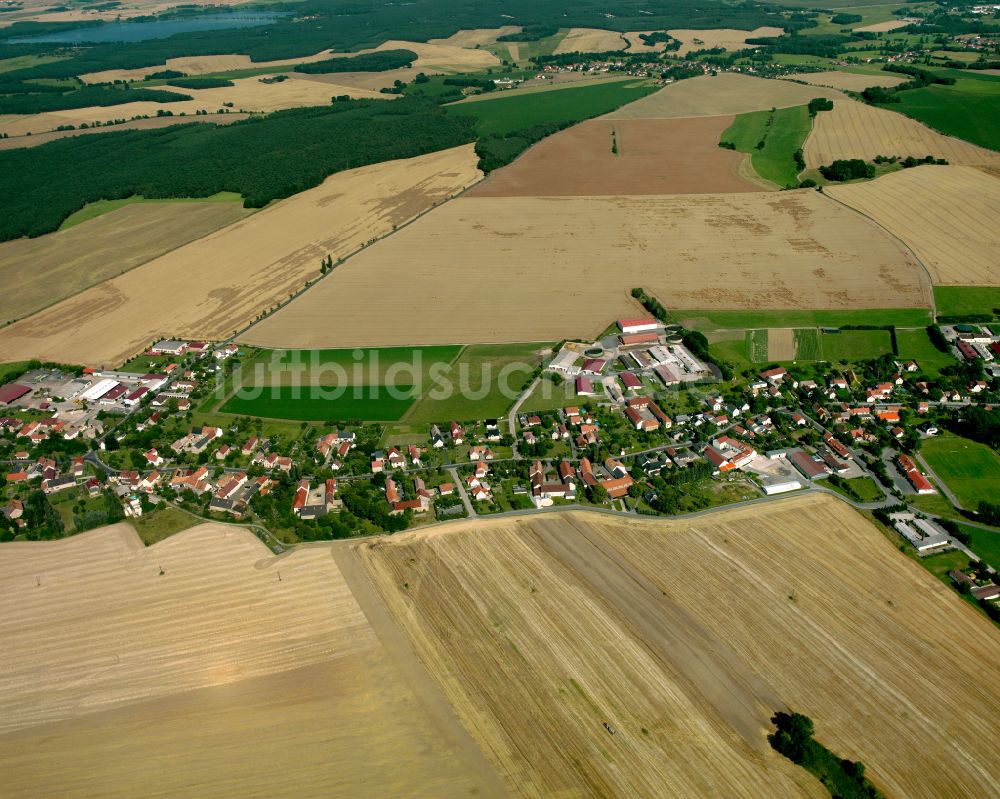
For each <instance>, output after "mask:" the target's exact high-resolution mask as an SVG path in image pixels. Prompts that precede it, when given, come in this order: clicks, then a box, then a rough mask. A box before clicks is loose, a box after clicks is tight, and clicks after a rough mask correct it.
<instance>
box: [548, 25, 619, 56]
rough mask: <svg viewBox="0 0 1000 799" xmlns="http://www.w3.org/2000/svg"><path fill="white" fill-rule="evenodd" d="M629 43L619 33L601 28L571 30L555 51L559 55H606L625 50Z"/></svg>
mask: <svg viewBox="0 0 1000 799" xmlns="http://www.w3.org/2000/svg"><path fill="white" fill-rule="evenodd" d="M627 46H628V42H627V41H626V40H625V39H624V38H623V37H622V34H620V33H618V32H617V31H606V30H600V29H599V28H570V29H569V31H568V32H567V33H566V35H565V36H564V37H563V38H562V41H560V42H559V44H558V45H557V46H556V49H555V50H554V51H553V52H554V53H555V54H556V55H558V54H559V53H605V52H608V51H609V50H624V49H625V48H626V47H627Z"/></svg>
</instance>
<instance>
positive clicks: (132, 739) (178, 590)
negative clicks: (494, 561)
mask: <svg viewBox="0 0 1000 799" xmlns="http://www.w3.org/2000/svg"><path fill="white" fill-rule="evenodd" d="M351 568H352V566H351V564H350V563H348V565H347V567H346V569H347V570H348V571H349V570H350V569H351ZM348 580H349V575H348V574H346V573H345V572H344V571H342V570H341V568H340V567H339V566H338V562H337V560H335V558H334V555H333V554H332V552H331V548H330V547H320V548H309V549H304V550H300V551H296V552H293V553H291V554H289V555H287V556H283V557H274V556H272V555H271V553H270V551H269V550H268V549H267V548H266V547H265V546H264V545H263V544H261V543H260V542H259V541H258V540H257V539H256V538H254V537H253V535H251V534H250V533H249V532H247V531H245V530H242V529H238V528H235V527H232V526H225V525H216V524H205V525H201V526H198V527H195V528H192V529H190V530H187V531H185V532H182V533H179V534H177V535H176V536H174V537H172V538H170V539H168V540H166V541H163V542H160V543H159V544H156V545H155V546H153V547H151V548H149V549H146V548H144V547H143V545H142V543H141V541H140V540H139V538H138V536H137V535H136V534H135V532H134V531H133V530H132V529H131V528H130V527H129V526H128V525H126V524H120V525H115V526H113V527H109V528H103V529H101V530H96V531H92V532H89V533H84V534H82V535H80V536H77V537H74V538H71V539H67V540H64V541H59V542H51V543H39V542H26V543H20V544H19V543H14V544H3V545H0V587H2V591H3V596H4V597H5V601H4V603H3V605H4V607H3V613H2V614H0V634H2V636H3V641H4V658H3V663H2V664H0V688H2V690H0V771H2V773H3V786H4V787H3V794H4V796H7V797H38V796H53V797H55V796H58V797H78V796H79V797H82V796H91V797H92V796H100V797H134V796H144V797H154V796H158V797H159V796H162V797H176V796H185V797H230V796H370V797H386V799H389V798H390V797H397V796H413V797H416V796H427V795H433V796H446V797H459V796H469V795H472V794H474V793H475V792H477V791H478V793H479V795H482V796H498V795H500V794H501V788H500V786H499V783H498V780H497V778H496V776H495V775H494V774H493V772H492V770H491V769H490V767H489V765H488V764H487V763H486V761H485V759H484V758H483V757H482V755H481V754H480V752H479V750H478V748H477V747H476V746H475V744H474V743H473V742H472V741H471V740H470V739H469V738H468V736H467V734H466V733H465V732H464V731H463V729H462V728H461V725H460V723H459V722H458V721H457V719H456V718H455V716H454V713H453V712H452V711H451V709H450V708H449V707H448V705H447V702H446V700H444V698H443V697H442V696H440V694H439V693H438V692H437V689H436V688H435V687H434V685H433V684H432V683H431V682H430V681H429V680H428V679H427V678H426V677H425V675H424V674H423V673H422V671H421V670H420V668H419V666H418V664H416V662H415V661H414V660H413V658H412V655H411V654H410V652H409V651H408V649H407V645H406V643H405V642H403V641H396V640H394V639H393V634H394V631H393V630H392V629H389V630H388V631H386V630H383V631H381V632H377V631H376V629H375V627H374V626H373V624H377V623H378V611H379V608H378V607H377V603H375V604H376V607H375V610H374V611H372V610H371V609H370V608H367V609H366V608H364V607H363V605H364V604H366V603H367V604H369V605H370V604H372V602H371V600H366V599H365V590H366V589H365V583H364V581H361V582H360V588H359V597H358V598H356V597H355V593H354V588H353V586H352V585H350V584H349V582H348ZM368 614H371V615H372V617H373V618H374V619H375V622H370V621H369V618H368Z"/></svg>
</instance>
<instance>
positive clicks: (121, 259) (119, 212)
mask: <svg viewBox="0 0 1000 799" xmlns="http://www.w3.org/2000/svg"><path fill="white" fill-rule="evenodd" d="M250 213H252V211H251V210H249V209H246V208H244V207H243V203H241V202H203V203H200V202H176V203H167V202H155V203H136V204H134V205H126V206H125V207H124V208H118V209H116V210H114V211H110V212H109V213H106V214H102V215H101V216H99V217H97V218H96V219H91V220H89V221H87V222H84V223H82V224H79V225H74V226H73V227H71V228H67V229H66V230H59V231H56V232H55V233H49V234H48V235H45V236H40V237H38V238H36V239H15V240H14V241H5V242H2V243H0V264H3V272H2V274H3V281H4V291H3V293H2V294H0V321H7V320H9V319H20V318H22V317H25V316H28V315H29V314H32V313H34V312H35V311H37V310H39V309H40V308H44V307H46V306H48V305H52V304H54V303H56V302H59V301H60V300H62V299H64V298H66V297H71V296H72V295H74V294H76V293H77V292H80V291H83V290H84V289H87V288H89V287H91V286H94V285H96V284H98V283H100V282H102V281H104V280H107V279H108V278H111V277H114V276H116V275H120V274H122V273H123V272H127V271H128V270H130V269H134V268H135V267H137V266H139V265H140V264H144V263H146V262H147V261H150V260H152V259H153V258H156V257H157V256H160V255H162V254H163V253H165V252H169V251H170V250H173V249H176V248H177V247H181V246H183V245H185V244H187V243H188V242H191V241H194V240H195V239H199V238H201V237H202V236H205V235H208V234H209V233H211V232H212V231H215V230H218V229H219V228H223V227H225V226H226V225H230V224H232V223H234V222H236V221H237V220H239V219H242V218H244V217H246V216H247V215H249V214H250Z"/></svg>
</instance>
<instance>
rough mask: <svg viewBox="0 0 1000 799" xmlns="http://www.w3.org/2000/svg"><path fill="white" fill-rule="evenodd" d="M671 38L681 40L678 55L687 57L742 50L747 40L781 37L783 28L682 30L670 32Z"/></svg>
mask: <svg viewBox="0 0 1000 799" xmlns="http://www.w3.org/2000/svg"><path fill="white" fill-rule="evenodd" d="M667 33H669V34H670V35H671V36H673V37H674V38H675V39H679V40H680V42H681V47H680V49H679V50H678V51H677V54H678V55H687V54H688V53H690V52H691V51H692V50H709V49H713V48H716V47H722V48H724V49H726V50H742V49H744V48H745V47H747V39H757V38H760V37H762V36H781V35H782V34H783V33H784V31H783V30H782V29H781V28H770V27H762V28H756V29H754V30H752V31H741V30H735V29H734V28H715V29H712V30H691V29H688V28H681V29H676V30H668V31H667Z"/></svg>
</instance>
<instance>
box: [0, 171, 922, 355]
mask: <svg viewBox="0 0 1000 799" xmlns="http://www.w3.org/2000/svg"><path fill="white" fill-rule="evenodd" d="M636 286H644V287H645V288H646V289H647V290H649V291H651V292H652V293H653V294H654V295H655V296H657V297H658V298H659V299H660V301H661V302H662V303H663V304H664V305H665V306H667V307H669V308H675V309H702V308H709V307H711V308H718V309H734V310H735V309H741V310H751V309H778V308H801V309H817V308H823V309H835V308H849V309H858V308H892V307H930V290H931V289H930V284H929V281H928V279H927V276H926V274H925V273H924V271H923V270H922V269H920V267H919V266H918V264H917V263H916V261H915V260H914V259H913V257H912V255H910V253H909V252H908V251H907V250H906V249H905V248H904V247H903V245H901V244H900V243H899V242H898V241H896V240H895V239H894V238H892V237H891V236H889V235H888V234H886V233H885V232H884V231H883V230H882V229H881V228H879V227H878V226H877V225H875V224H874V223H872V222H871V221H869V220H867V219H865V218H864V217H863V216H861V215H860V214H857V213H855V212H853V211H851V210H849V209H847V208H845V207H844V206H842V205H840V204H839V203H835V202H834V201H832V200H830V199H828V198H825V197H823V195H822V194H819V193H818V192H815V191H809V190H801V191H791V192H780V193H770V192H769V193H743V194H704V195H686V196H652V195H650V196H641V197H558V198H553V197H541V198H540V197H512V198H498V197H461V198H459V199H457V200H454V201H452V202H449V203H447V204H445V205H443V206H441V207H440V208H437V209H435V210H434V212H433V213H430V214H428V215H427V216H425V217H424V218H422V219H420V220H418V221H417V222H416V223H414V224H413V225H410V226H408V227H406V228H404V229H403V230H400V231H398V232H397V233H395V234H394V235H393V236H390V237H388V238H387V239H385V240H383V241H381V242H378V243H377V244H375V245H373V246H372V247H370V248H368V249H367V250H365V251H364V252H363V253H360V254H359V255H358V256H356V257H354V258H351V259H350V260H349V261H347V262H346V263H345V264H344V265H343V266H341V267H340V268H338V269H337V270H336V271H335V272H334V273H333V275H332V277H331V278H330V279H327V280H324V281H322V282H320V283H319V284H317V285H316V286H314V287H313V288H312V289H310V290H309V291H308V292H306V293H305V294H304V295H302V296H301V297H299V298H298V299H296V300H295V301H294V302H293V303H291V304H289V305H288V306H286V307H285V308H283V309H281V310H280V311H279V312H277V313H276V314H274V315H273V316H271V317H269V318H267V319H265V320H264V321H263V322H262V323H261V324H259V325H257V326H256V327H254V328H253V329H252V330H250V331H248V332H247V333H246V334H244V335H243V336H241V339H240V340H241V341H244V342H245V343H249V344H260V345H264V346H272V347H335V346H336V347H354V346H389V345H400V346H403V345H416V344H446V343H455V342H466V343H486V342H506V341H558V340H560V339H563V338H576V337H587V336H593V335H597V334H598V333H600V331H602V330H603V329H604V328H605V327H606V326H607V324H608V323H609V322H610V321H611V320H613V319H616V318H620V317H621V316H628V315H634V314H635V312H636V305H635V303H634V301H633V300H632V298H631V297H630V294H629V292H630V291H631V289H632V288H634V287H636ZM372 308H387V309H388V308H391V309H392V318H393V324H391V325H372V324H370V323H369V319H370V312H371V311H370V309H372ZM334 309H335V310H334ZM332 311H334V312H332ZM0 335H2V334H0ZM0 342H2V338H0Z"/></svg>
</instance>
